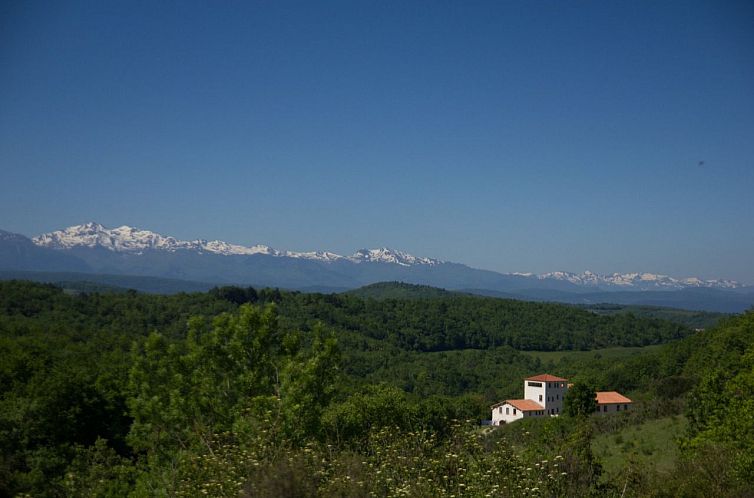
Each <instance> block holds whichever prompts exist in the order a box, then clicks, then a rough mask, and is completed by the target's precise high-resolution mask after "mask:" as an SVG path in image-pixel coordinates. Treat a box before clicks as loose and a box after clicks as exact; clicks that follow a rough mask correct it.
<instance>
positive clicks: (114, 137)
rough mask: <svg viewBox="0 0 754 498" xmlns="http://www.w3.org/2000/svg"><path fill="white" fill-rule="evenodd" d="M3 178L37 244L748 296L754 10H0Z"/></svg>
mask: <svg viewBox="0 0 754 498" xmlns="http://www.w3.org/2000/svg"><path fill="white" fill-rule="evenodd" d="M700 161H704V164H703V165H699V162H700ZM0 172H1V176H0V228H3V229H6V230H10V231H15V232H20V233H24V234H26V235H36V234H38V233H41V232H44V231H49V230H53V229H58V228H62V227H65V226H68V225H72V224H78V223H83V222H86V221H89V220H95V221H99V222H100V223H103V224H105V225H107V226H118V225H121V224H129V225H134V226H138V227H141V228H148V229H152V230H155V231H159V232H161V233H165V234H170V235H175V236H177V237H180V238H199V237H202V238H218V239H223V240H227V241H230V242H235V243H243V244H253V243H264V244H268V245H271V246H273V247H278V248H281V249H291V250H313V249H319V250H331V251H335V252H339V253H351V252H353V251H354V250H355V249H358V248H361V247H375V246H383V245H386V246H391V247H395V248H398V249H403V250H406V251H409V252H412V253H414V254H418V255H423V256H432V257H438V258H442V259H446V260H451V261H458V262H462V263H466V264H469V265H472V266H475V267H481V268H488V269H493V270H498V271H534V272H541V271H551V270H560V269H563V270H570V271H582V270H584V269H591V270H593V271H598V272H613V271H621V272H622V271H650V272H657V273H666V274H670V275H676V276H686V275H697V276H701V277H708V278H712V277H723V278H734V279H738V280H741V281H744V282H747V283H754V4H753V3H752V2H748V1H742V2H736V1H724V2H719V1H709V2H692V1H682V2H656V1H647V2H641V1H640V2H623V3H618V2H604V1H594V2H588V1H578V2H563V1H549V2H548V1H536V2H530V1H522V2H499V1H494V2H488V3H479V2H447V3H445V2H426V3H424V2H410V1H409V2H405V1H401V2H382V1H380V2H377V1H371V2H367V1H344V2H338V3H333V2H308V1H307V2H301V3H288V2H283V1H280V2H278V1H274V2H259V3H252V2H237V3H234V2H188V1H180V2H179V1H176V2H153V1H148V2H143V3H140V2H101V1H92V2H83V3H79V2H61V1H54V2H33V1H32V2H26V1H6V2H3V3H2V4H1V5H0Z"/></svg>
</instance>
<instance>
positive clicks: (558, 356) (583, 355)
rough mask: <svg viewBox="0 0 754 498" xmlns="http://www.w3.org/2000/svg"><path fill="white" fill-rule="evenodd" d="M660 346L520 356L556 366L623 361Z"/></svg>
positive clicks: (528, 352) (543, 352) (549, 352)
mask: <svg viewBox="0 0 754 498" xmlns="http://www.w3.org/2000/svg"><path fill="white" fill-rule="evenodd" d="M660 347H662V344H655V345H651V346H644V347H614V348H605V349H593V350H591V351H521V353H522V354H525V355H527V356H530V357H532V358H537V359H539V361H541V362H542V364H543V365H548V364H550V363H552V364H557V363H558V362H560V361H561V360H563V359H572V360H581V361H584V360H592V359H600V358H603V359H616V360H619V359H623V358H626V357H629V356H633V355H638V354H644V353H648V352H651V351H656V350H657V349H658V348H660Z"/></svg>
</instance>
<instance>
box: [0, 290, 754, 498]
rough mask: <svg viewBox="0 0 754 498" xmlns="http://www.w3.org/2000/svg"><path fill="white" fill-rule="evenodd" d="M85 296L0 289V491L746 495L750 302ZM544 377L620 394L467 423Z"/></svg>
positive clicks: (269, 293) (753, 460)
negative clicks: (634, 304)
mask: <svg viewBox="0 0 754 498" xmlns="http://www.w3.org/2000/svg"><path fill="white" fill-rule="evenodd" d="M388 287H389V286H388ZM94 290H96V291H93V290H87V288H83V290H82V289H79V290H78V291H77V292H70V291H65V290H63V289H62V288H60V287H57V286H54V285H48V284H40V283H31V282H25V281H7V282H0V358H2V361H1V362H0V496H8V497H12V496H35V497H37V496H39V497H58V496H61V497H62V496H73V497H79V496H80V497H101V496H104V497H122V496H133V497H153V496H163V497H179V496H191V497H193V496H243V497H256V496H260V497H298V496H301V497H305V496H323V497H330V496H335V497H337V496H340V497H370V496H376V497H388V496H390V497H393V496H394V497H398V496H411V497H430V496H431V497H440V496H444V497H451V496H454V497H460V496H473V497H487V496H573V497H581V496H616V497H618V496H750V495H751V486H750V483H751V482H753V481H754V416H752V414H754V312H752V311H750V312H748V313H746V314H743V315H738V316H730V317H720V318H719V321H718V322H717V323H716V324H715V325H713V326H708V327H705V328H704V330H699V331H695V330H694V329H695V327H691V326H689V323H688V322H683V321H673V320H672V318H673V316H674V314H673V313H668V312H666V311H663V312H662V313H657V314H656V316H649V315H647V314H642V313H634V312H632V310H621V312H609V313H608V312H606V313H595V312H594V311H592V310H586V309H581V308H578V307H573V306H564V305H557V304H548V303H528V302H521V301H514V300H505V299H497V298H487V297H479V296H469V295H464V294H455V293H445V292H443V291H441V290H437V289H431V288H427V289H424V290H423V291H422V292H420V293H419V294H418V295H417V293H416V292H414V291H412V290H411V289H408V291H407V289H405V288H403V289H402V288H395V287H393V288H388V289H387V294H385V293H384V292H381V293H378V294H379V295H378V294H375V293H374V290H372V291H370V293H371V295H370V294H364V295H360V294H359V293H346V294H316V293H312V294H309V293H297V292H285V291H280V290H277V289H253V288H239V287H222V288H214V289H212V290H210V291H209V292H197V293H189V294H186V293H182V294H175V295H153V294H141V293H137V292H134V291H128V292H106V291H105V292H101V291H103V290H104V289H94ZM382 291H385V289H382ZM704 318H705V320H706V322H705V324H707V323H710V322H709V319H710V317H704ZM693 319H694V320H697V319H698V317H694V318H693ZM545 371H546V372H547V373H552V374H556V375H560V376H564V377H567V378H569V379H571V380H573V381H574V382H577V383H578V384H579V385H580V386H581V385H583V386H588V388H589V389H592V390H594V389H606V390H619V391H621V392H623V393H625V394H626V395H628V396H629V397H631V398H632V399H633V400H634V405H635V406H634V409H633V410H631V411H628V412H625V413H620V414H616V415H614V416H605V417H598V416H593V415H584V414H583V413H577V412H574V413H573V415H571V416H561V417H553V418H542V419H530V420H524V421H521V422H517V423H515V424H510V425H508V426H504V427H499V428H497V427H494V428H493V427H489V426H482V425H480V422H481V421H482V420H484V419H486V418H489V415H490V412H489V406H490V405H491V404H493V403H495V402H497V401H499V400H501V399H505V398H507V397H519V396H520V395H521V388H522V379H523V378H524V377H526V376H528V375H533V374H538V373H544V372H545Z"/></svg>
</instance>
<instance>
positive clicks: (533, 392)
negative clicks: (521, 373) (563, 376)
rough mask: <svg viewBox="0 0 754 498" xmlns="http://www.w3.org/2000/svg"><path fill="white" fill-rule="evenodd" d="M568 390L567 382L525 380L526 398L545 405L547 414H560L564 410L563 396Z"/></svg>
mask: <svg viewBox="0 0 754 498" xmlns="http://www.w3.org/2000/svg"><path fill="white" fill-rule="evenodd" d="M567 391H568V383H567V382H537V381H531V380H525V381H524V399H530V400H532V401H536V402H537V403H539V404H541V405H542V406H544V407H545V414H546V415H560V414H561V413H562V412H563V398H564V397H565V394H566V392H567Z"/></svg>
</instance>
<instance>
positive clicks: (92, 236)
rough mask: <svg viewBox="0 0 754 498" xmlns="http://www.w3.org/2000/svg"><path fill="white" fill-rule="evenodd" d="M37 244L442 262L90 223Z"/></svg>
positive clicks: (401, 254) (376, 251) (329, 259)
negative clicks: (280, 248)
mask: <svg viewBox="0 0 754 498" xmlns="http://www.w3.org/2000/svg"><path fill="white" fill-rule="evenodd" d="M32 240H33V242H34V243H35V244H36V245H38V246H42V247H48V248H52V249H74V248H78V247H86V248H103V249H107V250H109V251H114V252H126V253H136V254H140V253H142V252H144V251H149V250H158V251H168V252H175V251H194V252H199V253H211V254H219V255H223V256H252V255H255V254H258V255H266V256H276V257H286V258H296V259H309V260H316V261H322V262H326V263H331V262H335V261H341V260H347V261H351V262H354V263H360V262H380V263H392V264H397V265H401V266H412V265H418V264H430V265H433V264H437V263H440V261H437V260H434V259H430V258H419V257H416V256H413V255H411V254H408V253H405V252H402V251H396V250H393V249H389V248H386V247H383V248H381V249H362V250H360V251H358V252H357V253H356V254H354V255H353V256H351V257H348V258H347V257H345V256H341V255H339V254H335V253H332V252H327V251H309V252H296V251H278V250H276V249H273V248H271V247H269V246H266V245H259V244H258V245H253V246H242V245H239V244H231V243H229V242H224V241H222V240H211V241H207V240H204V239H197V240H191V241H187V240H179V239H176V238H175V237H170V236H164V235H160V234H159V233H156V232H152V231H150V230H141V229H139V228H134V227H131V226H128V225H122V226H119V227H117V228H107V227H105V226H103V225H101V224H99V223H95V222H90V223H85V224H83V225H74V226H71V227H68V228H65V229H63V230H56V231H54V232H50V233H45V234H42V235H39V236H37V237H34V238H33V239H32Z"/></svg>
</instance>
